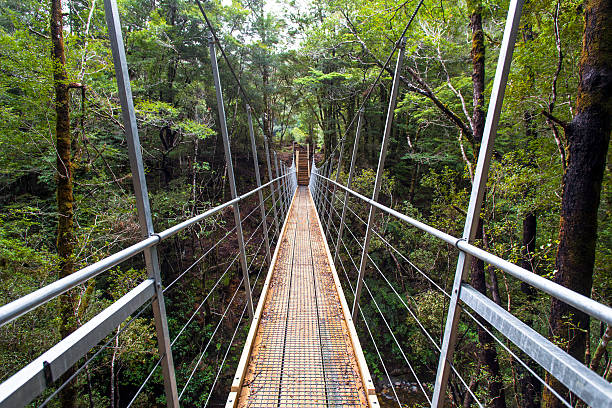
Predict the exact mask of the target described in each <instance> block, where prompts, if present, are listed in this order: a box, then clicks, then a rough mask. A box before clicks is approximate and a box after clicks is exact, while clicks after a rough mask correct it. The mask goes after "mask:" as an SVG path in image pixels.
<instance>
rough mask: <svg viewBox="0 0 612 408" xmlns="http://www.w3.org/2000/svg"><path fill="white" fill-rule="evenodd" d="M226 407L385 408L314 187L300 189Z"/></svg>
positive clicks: (265, 286) (267, 280) (269, 273)
mask: <svg viewBox="0 0 612 408" xmlns="http://www.w3.org/2000/svg"><path fill="white" fill-rule="evenodd" d="M253 322H254V323H253V324H252V325H251V330H250V332H249V336H248V338H247V341H246V344H245V348H244V351H243V353H242V357H241V359H240V363H239V366H238V370H237V372H236V376H235V377H234V381H233V384H232V392H231V393H230V396H229V397H228V400H227V405H226V407H228V408H229V407H232V408H233V407H253V408H256V407H265V408H270V407H374V408H376V407H378V406H379V405H378V400H377V398H376V394H375V390H374V386H373V383H372V380H371V378H370V374H369V371H368V368H367V366H366V363H365V359H364V357H363V353H362V351H361V346H360V344H359V341H358V339H357V335H356V333H355V329H354V326H353V323H352V321H351V318H350V313H349V310H348V306H347V304H346V300H345V298H344V295H343V293H342V290H341V287H340V282H339V280H338V276H337V273H336V270H335V268H334V267H333V264H332V260H331V256H330V253H329V248H328V247H327V243H326V242H325V240H324V238H323V230H322V228H321V224H320V221H319V217H318V215H317V212H316V210H315V206H314V203H313V201H312V197H311V195H310V192H309V190H308V187H302V186H300V187H298V189H297V191H296V194H295V196H294V198H293V202H292V204H291V208H290V210H289V214H288V216H287V219H286V220H285V224H284V226H283V230H282V232H281V240H280V244H279V245H278V246H277V249H276V251H275V253H274V258H273V260H272V264H271V266H270V270H269V272H268V277H267V279H266V282H265V284H264V288H263V293H262V296H261V300H260V302H259V304H258V306H257V310H256V312H255V318H254V321H253Z"/></svg>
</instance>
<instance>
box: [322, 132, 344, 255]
mask: <svg viewBox="0 0 612 408" xmlns="http://www.w3.org/2000/svg"><path fill="white" fill-rule="evenodd" d="M345 140H346V136H345V137H343V138H342V142H341V143H340V153H338V164H337V166H336V179H335V181H336V183H337V182H338V176H339V175H340V167H341V166H342V157H343V156H344V154H343V153H344V141H345ZM335 196H336V185H335V184H334V185H333V186H332V191H331V200H330V201H329V216H328V217H327V228H326V229H325V238H326V239H327V236H328V235H329V224H330V223H331V218H332V210H333V207H334V197H335ZM337 250H338V248H336V251H337Z"/></svg>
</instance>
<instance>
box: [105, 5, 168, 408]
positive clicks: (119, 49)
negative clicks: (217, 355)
mask: <svg viewBox="0 0 612 408" xmlns="http://www.w3.org/2000/svg"><path fill="white" fill-rule="evenodd" d="M104 11H105V16H106V24H107V26H108V33H109V37H110V43H111V49H112V54H113V62H114V64H115V77H116V78H117V88H118V92H119V100H120V102H121V112H122V116H123V124H124V126H125V134H126V139H127V145H128V155H129V159H130V170H131V172H132V183H133V185H134V194H135V196H136V207H137V209H138V221H139V223H140V230H141V232H142V235H143V236H144V237H145V238H148V237H150V236H151V235H153V234H155V230H154V228H153V219H152V217H151V206H150V203H149V194H148V191H147V181H146V177H145V172H144V166H143V163H142V152H141V147H140V138H139V136H138V124H137V122H136V112H135V110H134V101H133V99H132V88H131V85H130V77H129V74H128V66H127V60H126V57H125V47H124V44H123V34H122V32H121V22H120V20H119V10H118V8H117V2H116V0H104ZM144 256H145V263H146V266H147V272H148V275H149V278H152V279H153V280H154V281H155V292H156V295H155V297H154V299H153V302H152V304H151V307H152V309H153V318H154V321H155V331H156V333H157V347H158V349H159V355H160V358H161V365H162V375H163V377H164V392H165V395H166V405H167V406H168V407H169V408H178V407H179V400H178V392H177V388H176V374H175V370H174V360H173V358H172V347H171V344H170V335H169V332H168V318H167V316H166V304H165V302H164V294H163V291H162V280H161V270H160V265H159V257H158V254H157V246H156V245H154V246H152V247H149V248H147V249H145V250H144Z"/></svg>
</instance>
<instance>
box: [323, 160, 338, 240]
mask: <svg viewBox="0 0 612 408" xmlns="http://www.w3.org/2000/svg"><path fill="white" fill-rule="evenodd" d="M334 153H335V152H334ZM334 153H332V154H331V155H330V156H329V162H328V163H327V170H326V172H325V177H327V178H330V177H331V175H332V172H333V170H334V169H333V164H334ZM324 183H325V187H324V188H323V203H322V205H323V214H321V221H323V220H324V219H325V214H327V221H328V222H329V221H330V219H331V212H332V208H331V207H332V201H331V200H328V199H327V197H328V196H329V193H330V189H329V181H327V180H325V182H324ZM330 198H331V197H330ZM324 228H325V230H327V229H328V228H329V224H327V225H325V226H324Z"/></svg>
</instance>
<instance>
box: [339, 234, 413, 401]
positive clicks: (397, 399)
mask: <svg viewBox="0 0 612 408" xmlns="http://www.w3.org/2000/svg"><path fill="white" fill-rule="evenodd" d="M343 244H344V242H343ZM340 264H341V265H342V272H344V276H346V281H347V283H348V285H349V288H350V289H351V293H352V294H353V296H355V290H354V289H353V285H352V284H351V280H350V279H349V276H348V274H347V273H346V269H345V268H344V264H343V263H342V259H340ZM360 312H361V318H362V320H363V322H364V323H365V325H366V329H367V330H368V334H369V335H370V339H371V340H372V344H374V349H375V350H376V354H377V355H378V358H379V360H380V363H381V364H382V366H383V370H384V371H385V375H386V376H387V380H388V381H389V385H390V386H391V389H392V390H393V394H394V395H395V399H396V401H397V404H398V405H399V407H400V408H402V404H401V402H400V399H399V397H398V396H397V391H396V390H395V385H394V384H393V381H391V376H390V375H389V371H388V370H387V365H386V364H385V361H384V359H383V358H382V355H381V354H380V351H379V349H378V344H376V340H375V339H374V336H373V335H372V331H371V330H370V325H369V324H368V321H367V320H366V316H365V315H364V314H363V310H360Z"/></svg>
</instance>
